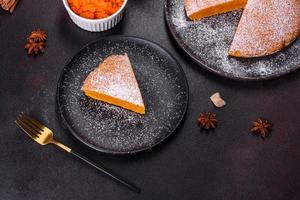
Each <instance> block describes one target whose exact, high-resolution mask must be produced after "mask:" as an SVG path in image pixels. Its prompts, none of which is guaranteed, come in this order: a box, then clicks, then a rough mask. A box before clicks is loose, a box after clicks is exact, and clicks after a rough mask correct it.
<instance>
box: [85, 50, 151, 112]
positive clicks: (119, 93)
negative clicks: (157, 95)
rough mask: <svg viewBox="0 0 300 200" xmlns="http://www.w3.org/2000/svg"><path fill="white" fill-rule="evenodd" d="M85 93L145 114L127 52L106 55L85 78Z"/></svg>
mask: <svg viewBox="0 0 300 200" xmlns="http://www.w3.org/2000/svg"><path fill="white" fill-rule="evenodd" d="M82 91H83V92H84V93H85V95H87V96H89V97H91V98H93V99H97V100H100V101H104V102H107V103H110V104H113V105H116V106H119V107H122V108H126V109H128V110H131V111H134V112H136V113H140V114H145V105H144V102H143V98H142V95H141V92H140V89H139V86H138V82H137V80H136V78H135V75H134V72H133V69H132V66H131V63H130V61H129V58H128V56H127V54H125V55H112V56H109V57H107V58H106V59H105V60H104V61H103V62H102V63H100V64H99V67H98V68H96V69H95V70H94V71H92V72H91V73H90V74H89V75H88V77H87V78H86V79H85V81H84V84H83V87H82Z"/></svg>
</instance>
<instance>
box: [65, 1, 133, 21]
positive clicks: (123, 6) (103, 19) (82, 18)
mask: <svg viewBox="0 0 300 200" xmlns="http://www.w3.org/2000/svg"><path fill="white" fill-rule="evenodd" d="M62 1H63V4H64V6H65V8H66V9H67V11H68V12H69V13H71V14H72V15H74V16H76V17H77V18H79V19H80V20H82V21H86V22H103V21H107V20H111V19H112V18H114V17H115V16H117V15H118V14H119V13H120V12H121V11H122V10H123V9H124V8H125V6H126V5H127V2H128V0H124V2H123V5H122V6H121V7H120V8H119V10H118V11H117V12H115V13H114V14H112V15H110V16H108V17H105V18H101V19H88V18H84V17H81V16H80V15H78V14H76V13H75V12H74V11H73V10H72V9H71V8H70V6H69V3H68V0H62Z"/></svg>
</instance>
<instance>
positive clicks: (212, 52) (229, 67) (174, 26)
mask: <svg viewBox="0 0 300 200" xmlns="http://www.w3.org/2000/svg"><path fill="white" fill-rule="evenodd" d="M241 14H242V11H241V10H239V11H234V12H229V13H226V14H222V15H218V16H213V17H208V18H206V19H203V20H200V21H189V20H187V17H186V14H185V10H184V0H166V1H165V17H166V21H167V24H168V26H169V29H170V32H171V33H172V35H173V37H174V38H175V40H176V41H177V43H178V45H179V46H180V47H181V48H182V49H183V50H184V51H185V52H186V53H187V55H188V56H190V57H191V58H192V59H193V60H194V61H195V62H196V63H198V64H199V65H200V66H202V67H204V68H205V69H207V70H209V71H211V72H214V73H216V74H218V75H221V76H224V77H228V78H232V79H238V80H261V79H270V78H274V77H279V76H282V75H284V74H287V73H289V72H292V71H294V70H296V69H298V68H299V67H300V39H299V38H298V39H297V40H296V41H294V42H293V43H292V44H291V45H290V46H289V47H287V48H285V49H284V50H282V51H280V52H278V53H275V54H273V55H270V56H266V57H262V58H255V59H252V58H250V59H240V58H232V57H231V58H230V57H228V56H227V55H228V54H227V52H228V49H229V46H230V44H231V41H232V39H233V36H234V33H235V30H236V27H237V25H238V22H239V20H240V17H241Z"/></svg>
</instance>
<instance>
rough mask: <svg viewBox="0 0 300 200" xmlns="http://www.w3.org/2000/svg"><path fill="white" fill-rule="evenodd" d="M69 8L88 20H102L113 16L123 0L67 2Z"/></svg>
mask: <svg viewBox="0 0 300 200" xmlns="http://www.w3.org/2000/svg"><path fill="white" fill-rule="evenodd" d="M68 3H69V6H70V8H71V9H72V11H73V12H74V13H76V14H77V15H79V16H81V17H84V18H88V19H102V18H105V17H108V16H111V15H113V14H114V13H115V12H117V11H118V10H119V9H120V8H121V6H122V5H123V3H124V0H68Z"/></svg>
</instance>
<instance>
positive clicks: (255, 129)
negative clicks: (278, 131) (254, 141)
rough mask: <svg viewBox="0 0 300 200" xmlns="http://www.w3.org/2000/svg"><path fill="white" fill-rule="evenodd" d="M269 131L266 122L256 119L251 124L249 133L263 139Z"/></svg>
mask: <svg viewBox="0 0 300 200" xmlns="http://www.w3.org/2000/svg"><path fill="white" fill-rule="evenodd" d="M270 129H271V124H270V123H269V122H268V120H265V119H261V118H258V119H257V120H256V121H254V122H252V128H251V132H252V133H253V134H260V135H261V136H262V137H263V138H265V137H266V136H267V135H268V134H269V133H270Z"/></svg>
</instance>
